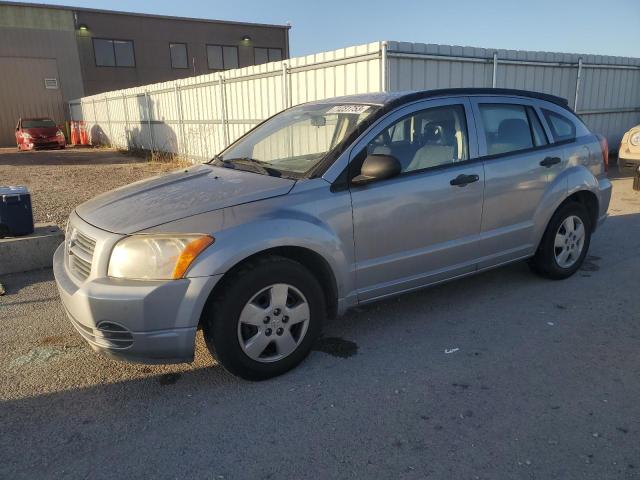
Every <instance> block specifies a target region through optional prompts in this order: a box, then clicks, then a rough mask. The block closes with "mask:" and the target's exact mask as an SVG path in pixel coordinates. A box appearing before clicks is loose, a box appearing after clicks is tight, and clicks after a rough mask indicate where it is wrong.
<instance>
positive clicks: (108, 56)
mask: <svg viewBox="0 0 640 480" xmlns="http://www.w3.org/2000/svg"><path fill="white" fill-rule="evenodd" d="M93 53H94V55H95V57H96V65H97V66H98V67H115V66H116V55H115V52H114V51H113V41H111V40H102V39H99V38H94V39H93Z"/></svg>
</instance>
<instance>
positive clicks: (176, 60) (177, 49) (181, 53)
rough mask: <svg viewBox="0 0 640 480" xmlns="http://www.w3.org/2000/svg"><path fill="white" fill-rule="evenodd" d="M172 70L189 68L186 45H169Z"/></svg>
mask: <svg viewBox="0 0 640 480" xmlns="http://www.w3.org/2000/svg"><path fill="white" fill-rule="evenodd" d="M169 51H170V52H171V67H172V68H189V56H188V55H187V44H186V43H170V44H169Z"/></svg>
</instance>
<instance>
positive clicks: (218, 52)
mask: <svg viewBox="0 0 640 480" xmlns="http://www.w3.org/2000/svg"><path fill="white" fill-rule="evenodd" d="M207 64H208V66H209V70H228V69H230V68H238V67H239V66H240V62H239V60H238V47H230V46H225V45H207Z"/></svg>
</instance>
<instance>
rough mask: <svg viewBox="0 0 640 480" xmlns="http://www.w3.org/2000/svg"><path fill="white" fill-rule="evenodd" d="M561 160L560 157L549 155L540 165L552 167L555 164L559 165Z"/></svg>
mask: <svg viewBox="0 0 640 480" xmlns="http://www.w3.org/2000/svg"><path fill="white" fill-rule="evenodd" d="M561 161H562V160H560V157H547V158H545V159H544V160H542V161H541V162H540V165H541V166H543V167H547V168H551V167H553V166H554V165H557V164H558V163H560V162H561Z"/></svg>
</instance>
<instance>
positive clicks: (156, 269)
mask: <svg viewBox="0 0 640 480" xmlns="http://www.w3.org/2000/svg"><path fill="white" fill-rule="evenodd" d="M213 242H214V239H213V238H212V237H210V236H208V235H179V234H177V235H132V236H130V237H126V238H124V239H122V240H120V241H119V242H118V243H117V244H116V246H115V247H114V248H113V251H112V252H111V258H110V260H109V270H108V274H109V276H110V277H116V278H128V279H135V280H171V279H174V280H175V279H178V278H182V277H183V276H184V274H185V272H186V271H187V269H188V268H189V266H190V265H191V263H192V262H193V261H194V260H195V259H196V257H197V256H198V255H199V254H200V253H201V252H202V251H203V250H204V249H205V248H207V247H208V246H209V245H211V244H212V243H213Z"/></svg>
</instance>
